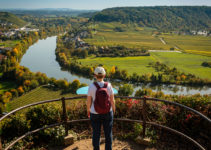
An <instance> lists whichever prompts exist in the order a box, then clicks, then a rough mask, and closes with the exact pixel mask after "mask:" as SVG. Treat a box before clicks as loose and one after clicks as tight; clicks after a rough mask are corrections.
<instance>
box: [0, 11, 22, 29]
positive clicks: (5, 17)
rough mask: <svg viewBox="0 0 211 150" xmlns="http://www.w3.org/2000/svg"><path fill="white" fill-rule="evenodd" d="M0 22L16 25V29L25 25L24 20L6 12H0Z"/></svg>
mask: <svg viewBox="0 0 211 150" xmlns="http://www.w3.org/2000/svg"><path fill="white" fill-rule="evenodd" d="M0 22H3V23H12V24H14V25H17V26H18V27H22V26H24V25H25V24H26V22H25V21H24V20H22V19H20V18H18V17H17V16H15V15H14V14H11V13H8V12H0Z"/></svg>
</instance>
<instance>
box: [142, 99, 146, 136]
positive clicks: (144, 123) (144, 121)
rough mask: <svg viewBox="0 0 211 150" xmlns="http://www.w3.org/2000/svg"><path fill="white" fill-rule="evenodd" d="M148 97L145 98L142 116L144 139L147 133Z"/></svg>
mask: <svg viewBox="0 0 211 150" xmlns="http://www.w3.org/2000/svg"><path fill="white" fill-rule="evenodd" d="M145 108H146V97H145V96H144V100H143V106H142V115H143V133H142V138H143V139H144V138H145V132H146V109H145Z"/></svg>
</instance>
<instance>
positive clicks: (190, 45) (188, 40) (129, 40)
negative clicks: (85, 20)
mask: <svg viewBox="0 0 211 150" xmlns="http://www.w3.org/2000/svg"><path fill="white" fill-rule="evenodd" d="M93 27H95V28H96V29H97V33H96V34H95V35H94V37H93V38H90V39H85V41H86V42H88V43H90V44H94V45H99V46H101V45H103V46H105V45H124V46H127V47H136V48H141V47H146V48H147V49H165V50H169V49H170V48H171V47H175V46H177V47H178V48H180V49H181V50H184V51H185V52H188V53H195V54H201V55H206V56H211V42H210V41H211V37H204V36H190V35H170V34H168V35H159V36H158V37H156V36H152V35H153V32H154V31H155V29H152V28H141V27H138V26H137V25H136V24H121V23H117V22H112V23H98V24H95V25H93ZM115 27H121V28H122V29H124V30H125V31H124V32H115V31H114V29H115ZM160 37H163V38H164V40H165V41H166V43H167V44H166V45H165V44H163V43H162V42H161V41H160V39H159V38H160Z"/></svg>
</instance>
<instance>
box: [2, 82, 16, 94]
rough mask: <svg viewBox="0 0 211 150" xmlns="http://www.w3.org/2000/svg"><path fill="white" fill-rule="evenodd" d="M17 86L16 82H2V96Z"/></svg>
mask: <svg viewBox="0 0 211 150" xmlns="http://www.w3.org/2000/svg"><path fill="white" fill-rule="evenodd" d="M16 87H17V85H16V84H15V83H14V82H10V81H3V82H2V81H1V82H0V94H2V93H3V92H5V91H8V90H10V89H13V88H16Z"/></svg>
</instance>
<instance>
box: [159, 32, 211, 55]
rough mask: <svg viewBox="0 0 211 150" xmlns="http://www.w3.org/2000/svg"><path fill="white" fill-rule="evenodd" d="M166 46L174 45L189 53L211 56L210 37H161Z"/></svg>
mask: <svg viewBox="0 0 211 150" xmlns="http://www.w3.org/2000/svg"><path fill="white" fill-rule="evenodd" d="M161 37H163V38H164V40H165V41H166V42H167V44H168V45H175V46H177V47H179V48H181V49H182V50H185V51H187V52H190V53H196V54H197V53H198V54H202V55H207V56H211V42H210V41H211V37H204V36H190V35H162V36H161Z"/></svg>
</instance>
